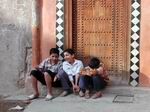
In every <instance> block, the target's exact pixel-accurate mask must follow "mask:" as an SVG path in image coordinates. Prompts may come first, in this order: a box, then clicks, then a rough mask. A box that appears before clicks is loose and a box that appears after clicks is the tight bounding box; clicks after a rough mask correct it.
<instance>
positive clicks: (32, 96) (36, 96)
mask: <svg viewBox="0 0 150 112" xmlns="http://www.w3.org/2000/svg"><path fill="white" fill-rule="evenodd" d="M38 97H39V95H35V94H32V95H30V96H28V97H27V98H28V100H34V99H37V98H38Z"/></svg>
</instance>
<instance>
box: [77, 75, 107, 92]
mask: <svg viewBox="0 0 150 112" xmlns="http://www.w3.org/2000/svg"><path fill="white" fill-rule="evenodd" d="M106 85H107V83H106V82H105V81H104V79H103V78H102V77H100V76H99V75H94V76H86V75H85V76H81V77H80V79H79V87H80V88H81V90H89V89H91V87H92V89H94V90H95V91H100V90H101V89H104V88H105V87H106Z"/></svg>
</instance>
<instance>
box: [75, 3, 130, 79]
mask: <svg viewBox="0 0 150 112" xmlns="http://www.w3.org/2000/svg"><path fill="white" fill-rule="evenodd" d="M128 6H129V5H128V1H127V0H73V1H72V21H73V22H72V45H73V48H74V49H75V50H76V52H77V57H78V58H80V59H82V60H83V62H84V63H85V64H87V62H88V60H89V58H90V57H91V56H96V57H98V58H100V59H101V60H102V61H103V62H104V63H105V65H106V66H107V68H108V70H109V74H110V75H113V76H117V77H119V76H120V77H121V78H126V77H127V76H128V74H127V73H128V72H127V71H128V18H129V17H128V9H129V8H128Z"/></svg>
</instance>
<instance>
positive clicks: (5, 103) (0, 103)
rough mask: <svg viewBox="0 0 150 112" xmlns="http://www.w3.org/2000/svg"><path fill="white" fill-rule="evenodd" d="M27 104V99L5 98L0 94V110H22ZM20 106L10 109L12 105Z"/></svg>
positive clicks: (5, 111) (21, 111)
mask: <svg viewBox="0 0 150 112" xmlns="http://www.w3.org/2000/svg"><path fill="white" fill-rule="evenodd" d="M28 104H29V102H27V101H22V100H5V99H4V98H3V97H2V96H0V112H23V110H24V109H25V107H26V106H27V105H28ZM16 106H20V107H23V109H21V110H19V109H11V108H13V107H16Z"/></svg>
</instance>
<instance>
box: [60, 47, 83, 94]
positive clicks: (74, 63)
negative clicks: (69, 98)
mask: <svg viewBox="0 0 150 112" xmlns="http://www.w3.org/2000/svg"><path fill="white" fill-rule="evenodd" d="M64 59H65V61H64V62H63V70H62V72H63V73H61V75H60V76H58V77H59V79H60V80H61V84H62V87H63V90H64V91H63V92H62V94H61V95H60V96H66V95H68V94H69V92H70V90H71V88H70V84H69V83H70V82H71V86H72V90H73V92H76V90H78V89H79V86H78V82H79V72H80V69H81V68H83V63H82V61H80V60H77V59H75V52H74V50H73V49H66V50H65V51H64ZM82 82H83V81H82V80H80V82H79V83H80V85H82Z"/></svg>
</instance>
